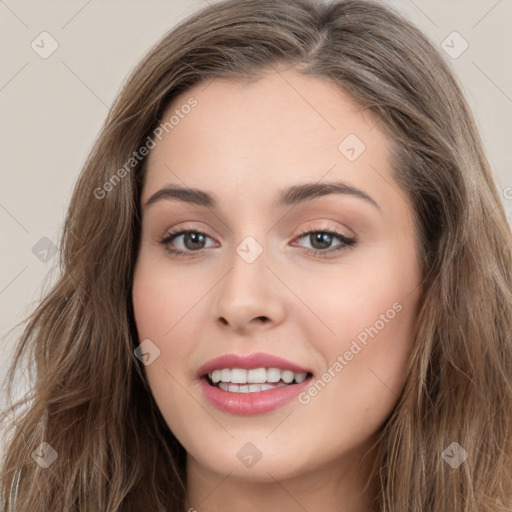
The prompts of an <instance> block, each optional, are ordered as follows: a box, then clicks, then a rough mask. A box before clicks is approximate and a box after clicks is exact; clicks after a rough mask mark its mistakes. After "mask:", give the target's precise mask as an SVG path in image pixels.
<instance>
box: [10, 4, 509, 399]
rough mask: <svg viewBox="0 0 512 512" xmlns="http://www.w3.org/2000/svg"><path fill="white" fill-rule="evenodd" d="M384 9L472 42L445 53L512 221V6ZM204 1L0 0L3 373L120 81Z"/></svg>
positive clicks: (436, 38) (440, 37)
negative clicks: (44, 255) (46, 50)
mask: <svg viewBox="0 0 512 512" xmlns="http://www.w3.org/2000/svg"><path fill="white" fill-rule="evenodd" d="M210 1H213V0H210ZM290 1H291V0H290ZM388 3H390V4H391V5H393V6H395V7H396V8H397V9H398V10H400V11H402V12H404V13H406V14H407V15H408V16H409V17H410V19H412V20H413V21H414V22H415V23H416V24H417V25H418V26H419V27H420V28H421V29H423V31H424V32H426V33H427V34H428V36H429V37H430V38H431V40H432V41H433V42H434V44H436V45H437V46H439V47H441V48H442V42H443V41H444V40H446V38H447V36H449V35H450V34H452V32H453V31H457V32H458V33H459V34H460V35H461V36H462V37H463V38H464V39H465V40H466V41H467V42H468V44H469V47H468V49H467V50H466V51H465V52H464V53H463V54H462V55H461V56H460V57H458V58H456V59H453V58H451V57H450V56H448V55H447V54H444V55H445V56H446V60H447V61H449V62H450V64H451V65H452V67H453V69H454V71H455V73H456V74H457V76H458V77H459V79H460V81H461V82H462V84H463V87H464V90H465V93H466V96H467V98H468V100H469V102H470V104H471V106H472V107H473V109H474V112H475V115H476V117H477V122H478V125H479V127H480V131H481V133H482V136H483V139H484V142H485V145H486V147H487V150H488V155H489V159H490V162H491V164H492V167H493V169H494V170H495V173H496V181H497V186H498V188H499V190H500V193H501V194H502V197H503V202H504V204H505V206H506V207H507V210H508V215H509V219H512V189H510V191H511V193H510V195H509V198H510V200H509V199H507V198H506V196H507V194H506V192H505V191H506V190H507V187H512V152H511V145H512V140H511V129H510V124H511V120H512V67H511V62H512V59H511V58H510V48H512V30H511V28H510V27H511V22H512V1H511V0H478V1H477V0H471V1H469V0H466V1H464V2H463V1H455V0H451V1H449V0H436V1H431V0H430V1H427V0H414V1H413V0H390V1H389V2H388ZM203 5H206V2H205V0H197V1H185V0H165V1H164V0H152V1H144V2H142V1H134V0H131V1H127V0H124V1H120V0H116V1H112V0H89V1H87V0H84V1H69V0H67V1H52V2H49V1H46V2H45V1H36V0H31V1H23V0H20V1H15V0H5V1H3V0H0V39H1V46H2V49H3V51H2V66H1V67H0V108H1V120H2V122H1V125H0V130H1V133H0V140H1V142H2V162H1V165H0V169H1V170H0V172H1V185H0V228H1V239H0V240H1V241H0V243H1V246H0V249H1V257H2V264H1V268H0V312H1V316H0V336H1V340H2V345H1V347H2V349H1V353H0V354H1V358H0V378H3V377H4V374H5V371H6V367H7V364H8V362H9V360H10V358H11V351H12V347H13V345H14V342H15V340H16V336H17V334H19V330H15V331H13V332H11V333H10V334H9V335H8V336H7V331H8V330H9V329H11V328H12V327H13V326H14V325H15V324H16V323H17V322H18V321H19V320H20V319H21V318H22V317H23V316H24V315H25V314H27V313H28V312H29V311H30V310H31V309H32V308H33V306H34V305H35V303H36V301H37V299H38V298H39V297H40V296H41V293H42V291H43V286H44V285H45V283H46V285H45V286H46V288H47V287H48V285H49V283H50V282H51V280H52V279H54V278H55V275H56V272H55V269H56V265H57V260H58V257H57V256H54V257H53V258H51V259H50V260H49V261H48V262H46V263H44V262H42V261H40V260H39V259H38V258H37V257H36V256H35V255H34V254H33V252H32V248H33V246H34V245H35V244H36V243H37V242H38V241H39V240H40V239H41V238H43V237H47V238H49V239H50V240H51V241H53V242H54V243H55V244H56V243H57V242H58V237H59V234H60V230H61V227H62V222H63V219H64V214H65V210H66V207H67V204H68V201H69V198H70V194H71V191H72V187H73V184H74V182H75V180H76V178H77V176H78V173H79V172H80V168H81V166H82V164H83V162H84V160H85V157H86V155H87V153H88V151H89V150H90V148H91V146H92V143H93V140H94V139H95V137H96V135H97V132H98V131H99V129H100V126H101V124H102V123H103V120H104V118H105V116H106V114H107V112H108V108H109V105H110V104H111V102H112V100H113V99H114V97H115V95H116V93H117V91H118V90H119V87H120V85H121V83H122V82H123V79H124V78H125V77H126V75H127V74H128V72H129V71H130V69H131V68H132V67H133V66H134V64H135V63H136V61H137V60H138V59H139V58H140V57H141V56H142V55H143V53H145V51H146V50H147V49H149V47H150V46H151V45H152V44H153V43H155V42H156V41H157V40H158V39H159V38H160V37H161V36H162V35H163V34H164V33H165V32H166V31H167V30H168V29H170V28H171V27H172V26H173V25H174V24H175V23H176V22H178V21H179V20H181V19H182V18H184V17H186V16H187V15H188V14H190V13H191V12H192V11H195V10H196V9H197V8H199V7H201V6H203ZM43 31H46V32H48V33H49V34H50V35H51V36H52V37H53V38H54V39H55V40H56V41H57V43H58V49H57V50H56V51H55V52H54V53H53V54H52V55H51V56H50V57H48V58H46V59H43V58H41V57H40V56H39V54H38V53H36V51H34V50H33V49H32V47H31V44H32V42H33V41H35V42H36V44H37V42H38V41H39V40H40V38H38V37H39V35H40V34H41V33H42V32H43ZM448 41H449V44H451V43H450V41H451V40H450V39H448ZM39 44H41V43H39ZM459 44H460V40H454V43H453V44H452V46H455V49H457V48H460V46H457V45H459ZM20 386H21V387H20V390H21V389H23V388H24V384H23V383H20ZM1 405H2V403H0V406H1Z"/></svg>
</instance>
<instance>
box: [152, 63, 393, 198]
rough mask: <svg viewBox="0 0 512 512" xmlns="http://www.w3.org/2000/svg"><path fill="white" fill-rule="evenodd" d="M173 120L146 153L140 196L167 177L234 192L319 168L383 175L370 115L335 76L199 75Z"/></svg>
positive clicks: (351, 179)
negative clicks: (201, 79)
mask: <svg viewBox="0 0 512 512" xmlns="http://www.w3.org/2000/svg"><path fill="white" fill-rule="evenodd" d="M190 105H194V106H193V107H190ZM171 118H172V122H171V123H168V126H167V130H164V131H163V133H162V137H161V140H157V139H155V142H156V145H155V147H154V148H153V149H152V150H151V152H150V154H149V157H148V161H147V166H146V172H147V176H146V180H145V187H144V191H143V198H142V200H143V202H144V198H146V199H147V197H149V195H150V194H152V193H154V192H155V191H156V190H158V188H159V187H161V186H164V185H166V184H168V183H179V184H181V185H184V186H189V187H198V188H205V187H206V188H209V189H212V190H217V189H222V190H225V191H226V194H227V197H230V196H231V197H233V194H237V195H240V194H242V193H244V191H247V190H251V191H253V193H255V194H257V193H259V192H261V193H265V192H266V191H268V190H271V189H275V188H279V189H281V188H284V187H286V186H289V185H290V184H293V183H295V182H300V183H303V182H304V181H313V182H316V181H318V180H320V179H322V177H323V176H325V177H326V178H327V177H328V178H329V179H331V178H332V179H343V180H344V181H346V182H347V183H348V184H352V185H355V186H358V187H367V186H370V188H371V185H372V182H373V183H374V185H375V182H376V181H382V176H381V177H379V176H378V174H379V173H384V174H386V173H389V168H388V165H387V152H388V140H387V139H386V137H385V135H384V134H383V132H381V131H380V129H379V127H378V125H377V118H376V116H374V115H373V114H372V113H371V112H370V111H368V110H365V109H363V108H362V107H361V106H360V105H359V104H358V103H356V102H355V101H354V100H353V99H352V98H351V97H350V96H349V95H348V94H346V93H345V92H343V91H342V90H341V89H340V88H339V87H338V86H337V85H336V84H334V83H332V82H330V81H328V80H326V79H319V78H317V77H313V76H308V75H303V74H300V73H298V72H296V71H293V70H283V71H272V72H269V73H267V74H265V75H264V76H260V77H257V78H253V79H251V80H248V81H239V80H237V81H234V80H224V79H213V80H209V81H207V82H201V83H199V84H196V85H195V86H194V87H192V88H190V89H189V90H187V91H185V92H183V93H182V94H180V95H179V96H177V97H176V98H174V100H173V101H172V103H171V104H170V105H169V106H168V107H167V109H166V111H165V112H164V115H163V118H162V121H163V123H165V122H166V121H167V122H168V121H169V120H170V119H171ZM164 127H165V126H164ZM375 166H378V168H376V169H375V170H374V169H372V167H375ZM253 197H255V196H253Z"/></svg>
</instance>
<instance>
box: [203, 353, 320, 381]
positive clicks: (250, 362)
mask: <svg viewBox="0 0 512 512" xmlns="http://www.w3.org/2000/svg"><path fill="white" fill-rule="evenodd" d="M224 368H242V369H246V370H250V369H252V368H279V369H280V370H290V371H292V372H294V373H313V372H312V371H311V370H308V369H307V368H303V367H302V366H299V365H298V364H295V363H292V362H291V361H288V360H286V359H283V358H281V357H277V356H273V355H270V354H264V353H261V352H258V353H254V354H249V355H238V354H225V355H223V356H219V357H216V358H215V359H211V360H210V361H208V362H206V363H205V364H203V365H202V366H201V367H200V368H199V370H198V371H197V375H196V376H197V377H198V378H201V377H203V376H205V375H207V374H208V373H210V372H213V371H214V370H222V369H224Z"/></svg>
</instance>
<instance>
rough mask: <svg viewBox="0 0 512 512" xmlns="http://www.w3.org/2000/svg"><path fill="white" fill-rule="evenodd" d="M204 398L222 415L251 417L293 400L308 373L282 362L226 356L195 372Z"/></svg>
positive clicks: (273, 358)
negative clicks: (222, 413)
mask: <svg viewBox="0 0 512 512" xmlns="http://www.w3.org/2000/svg"><path fill="white" fill-rule="evenodd" d="M196 376H197V377H198V378H199V379H200V380H201V390H202V392H203V394H204V396H205V398H206V399H207V400H208V401H209V402H210V403H211V404H212V405H213V406H214V407H216V408H217V409H219V410H220V411H222V412H224V413H228V414H236V415H243V416H245V415H255V414H261V413H264V412H268V411H271V410H274V409H277V408H278V407H281V406H282V405H284V404H285V403H287V402H289V401H290V400H292V399H293V398H294V397H296V396H297V395H298V394H299V393H300V392H301V391H302V390H303V389H305V388H306V387H307V386H309V384H310V381H311V378H312V372H311V371H310V370H309V369H308V368H304V367H302V366H299V365H297V364H296V363H293V362H291V361H287V360H286V359H282V358H280V357H276V356H271V355H269V354H263V353H256V354H250V355H246V356H240V355H236V354H228V355H224V356H221V357H217V358H215V359H212V360H211V361H208V362H207V363H206V364H204V365H203V366H201V368H199V370H198V372H197V375H196Z"/></svg>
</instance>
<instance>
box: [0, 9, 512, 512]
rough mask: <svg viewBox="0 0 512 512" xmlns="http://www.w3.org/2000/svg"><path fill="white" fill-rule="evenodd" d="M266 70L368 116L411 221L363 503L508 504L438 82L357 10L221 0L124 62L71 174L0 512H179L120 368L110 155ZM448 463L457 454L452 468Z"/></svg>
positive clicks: (494, 370)
mask: <svg viewBox="0 0 512 512" xmlns="http://www.w3.org/2000/svg"><path fill="white" fill-rule="evenodd" d="M281 64H285V65H286V66H290V67H294V68H295V69H297V70H300V72H302V73H305V74H309V75H313V76H315V77H319V78H322V79H328V80H331V81H333V82H335V83H336V84H338V86H339V87H340V88H341V89H343V90H344V91H345V92H347V93H349V94H350V95H351V96H352V97H353V98H354V99H355V100H356V101H358V102H359V103H360V104H361V106H363V107H365V108H368V109H370V110H371V111H372V112H374V113H375V114H376V115H377V116H378V118H379V119H380V121H381V122H380V126H381V127H382V128H383V129H384V130H385V131H386V133H387V134H389V140H390V144H391V145H392V146H391V149H392V166H393V170H394V174H395V179H396V180H397V182H398V183H399V185H400V187H401V188H402V189H403V192H404V195H405V196H406V197H407V198H408V200H409V201H410V203H411V205H412V207H413V210H414V213H415V218H416V228H417V235H418V257H419V259H420V261H421V263H422V268H423V272H424V280H423V290H422V300H421V307H420V310H419V314H418V318H417V329H416V333H415V339H414V347H413V351H412V355H411V358H410V364H409V367H408V370H407V375H406V379H405V383H404V387H403V390H402V393H401V394H400V397H399V399H398V402H397V404H396V407H395V408H394V410H393V412H392V414H390V416H389V418H388V419H387V420H386V422H385V424H384V425H383V426H382V428H381V429H380V432H379V435H380V438H379V452H378V458H377V460H378V465H376V466H375V470H374V471H375V472H374V474H373V475H372V479H371V481H372V482H373V485H372V487H371V489H372V493H373V495H374V505H375V506H374V510H375V511H379V512H406V511H410V510H414V511H420V510H425V511H427V510H429V511H434V510H435V511H436V512H470V511H474V512H476V511H477V510H478V511H479V512H491V511H492V512H496V511H502V510H503V511H504V510H510V508H511V507H512V502H511V499H512V462H511V459H510V457H509V453H510V452H511V446H510V444H511V439H512V254H511V247H512V236H511V232H510V229H509V226H508V224H507V221H506V218H505V212H504V209H503V207H502V204H501V202H500V197H499V195H498V193H497V190H496V188H495V185H494V182H493V177H492V173H491V170H490V166H489V163H488V160H487V158H486V156H485V154H484V150H483V147H482V142H481V139H480V135H479V133H478V130H477V128H476V126H475V122H474V120H473V117H472V113H471V111H470V109H469V108H468V105H467V103H466V101H465V99H464V96H463V93H462V91H461V87H460V86H459V84H458V82H457V80H456V78H455V77H454V76H453V73H452V72H451V70H450V68H449V66H448V65H447V64H446V63H445V61H444V59H443V57H442V56H441V55H440V53H439V52H438V50H437V49H436V48H435V47H434V46H433V45H432V44H431V43H430V42H429V41H428V39H427V38H426V37H425V36H424V35H423V34H422V33H421V32H420V31H419V30H418V29H417V28H416V27H414V26H413V25H412V24H411V23H410V22H409V21H408V20H407V19H405V18H404V17H403V16H401V15H399V14H398V13H396V12H394V11H393V10H392V9H390V8H389V7H387V6H385V5H383V4H380V3H377V2H376V1H369V0H341V1H337V2H332V3H324V2H320V1H317V2H315V1H313V0H311V1H307V0H295V1H293V2H289V1H287V0H226V1H221V2H219V3H215V4H213V5H210V6H208V7H206V8H204V9H202V10H201V11H199V12H197V13H195V14H193V15H192V16H190V17H189V18H188V19H186V20H184V21H183V22H181V23H180V24H179V25H178V26H176V27H175V28H173V29H172V30H171V31H170V32H169V33H168V34H167V35H166V36H165V37H164V38H163V39H162V40H161V41H160V42H159V43H158V44H157V45H156V46H155V47H154V48H152V49H151V50H150V51H149V53H148V54H147V55H146V56H145V57H144V58H143V59H142V61H141V62H140V63H139V64H138V65H137V67H136V68H135V69H134V70H133V72H132V73H131V75H130V77H129V78H128V80H127V81H126V83H125V84H124V87H123V89H122V91H121V92H120V94H119V95H118V97H117V99H116V101H115V103H114V105H113V107H112V109H111V111H110V113H109V115H108V117H107V119H106V121H105V124H104V126H103V128H102V130H101V133H100V134H99V137H98V139H97V141H96V143H95V145H94V147H93V149H92V151H91V153H90V155H89V157H88V160H87V161H86V163H85V165H84V168H83V170H82V172H81V174H80V177H79V179H78V181H77V184H76V187H75V190H74V193H73V197H72V200H71V204H70V206H69V210H68V215H67V218H66V221H65V225H64V229H63V234H62V239H61V243H60V269H61V273H60V277H59V280H58V282H57V283H56V284H55V285H54V287H53V288H52V290H51V291H50V292H49V293H48V294H47V295H46V296H45V297H44V299H43V300H42V301H41V303H40V305H39V306H38V307H37V309H36V310H35V311H34V312H33V313H32V314H31V316H30V317H29V318H28V319H27V325H26V327H25V330H24V332H23V334H22V336H21V338H20V340H19V343H18V345H17V349H16V353H15V357H14V359H13V362H12V366H11V368H10V371H9V374H8V386H7V388H8V393H9V396H11V393H12V383H13V381H14V375H15V371H16V368H18V367H19V366H20V363H21V361H23V358H25V359H26V361H27V362H28V363H29V364H28V365H27V371H28V372H30V378H31V379H32V381H31V382H32V388H31V391H30V392H29V393H28V394H27V395H26V396H25V397H24V398H23V399H22V400H20V401H18V402H16V403H15V404H12V399H11V404H12V407H11V408H9V410H6V411H5V415H4V423H5V435H4V439H5V440H8V445H7V449H6V453H5V457H4V460H3V466H2V472H1V480H0V496H1V503H2V506H3V509H4V510H5V511H6V512H12V511H14V510H16V511H17V512H24V511H34V510H45V511H46V510H59V511H70V510H80V511H82V512H85V511H91V512H93V511H94V512H98V511H100V510H101V511H107V512H113V511H118V510H119V511H123V512H124V511H133V512H135V511H137V512H140V511H141V510H152V511H155V512H156V511H165V510H172V511H179V510H184V506H185V494H186V482H185V457H184V456H185V452H184V449H183V447H182V446H181V445H180V443H179V442H178V441H177V440H176V439H175V437H174V436H173V434H172V433H171V432H170V431H169V428H168V426H167V425H166V423H165V421H164V420H163V418H162V416H161V414H160V412H159V410H158V407H157V406H156V403H155V401H154V400H153V398H152V395H151V391H150V389H149V386H148V384H147V382H146V379H145V376H144V372H143V367H142V364H141V362H140V361H139V360H138V358H137V357H136V356H135V355H134V349H135V348H136V347H137V346H138V344H139V340H138V339H137V333H136V330H135V328H134V321H133V311H132V303H131V287H132V274H133V269H134V263H135V261H136V257H137V248H138V240H139V232H140V211H139V206H138V204H139V200H140V192H141V179H142V175H143V173H142V171H143V167H144V166H143V164H144V161H145V160H144V159H140V160H139V159H137V161H136V162H134V161H132V160H130V159H131V158H133V155H134V152H137V151H138V150H139V148H141V147H142V146H144V145H145V144H146V141H148V137H152V136H154V132H155V129H156V127H158V125H159V123H160V122H161V121H162V119H161V118H162V114H163V112H164V109H165V107H166V106H167V105H168V104H169V102H170V101H171V100H172V99H173V98H174V97H175V96H176V95H178V94H179V93H182V92H183V91H186V90H187V89H188V88H190V87H191V86H192V85H194V84H196V83H198V82H200V81H201V80H207V79H214V78H216V77H223V78H230V79H233V80H245V79H250V78H251V77H254V76H256V75H257V74H259V73H264V72H265V71H266V70H269V69H271V68H276V67H277V66H278V65H281ZM127 162H131V163H130V164H129V165H127ZM122 169H124V172H123V171H122ZM23 406H25V407H24V410H23V411H18V409H20V408H21V407H23ZM16 411H18V412H16ZM11 413H15V414H16V415H15V416H13V418H14V419H9V417H10V416H11ZM42 443H48V445H49V446H50V447H51V448H52V449H53V450H55V452H56V454H57V456H56V459H55V460H54V461H53V462H52V463H51V465H49V467H41V465H39V464H37V463H36V461H35V458H37V452H35V455H34V451H35V450H43V451H44V450H48V449H49V448H48V447H47V446H46V445H43V448H41V444H42ZM452 443H457V444H456V445H455V444H452ZM447 449H448V452H447V451H446V450H447ZM450 450H451V451H450ZM454 450H456V453H458V454H459V455H460V454H463V453H465V454H466V455H465V457H466V456H467V458H465V460H464V461H463V462H462V463H460V464H459V465H458V466H457V467H453V465H450V464H449V463H448V462H447V456H446V454H447V453H448V457H450V456H453V453H454ZM462 450H464V451H462ZM45 453H52V454H53V452H48V451H46V452H45ZM369 481H370V480H369ZM15 500H16V508H15V506H14V504H13V502H14V501H15Z"/></svg>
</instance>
